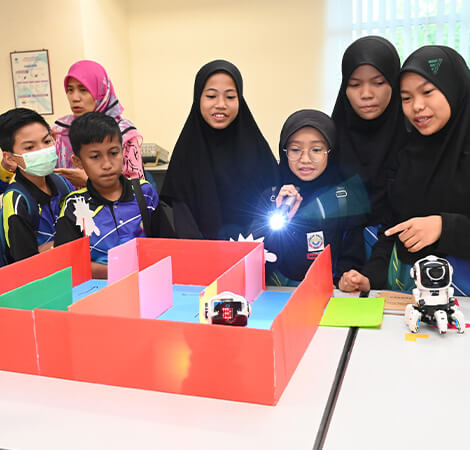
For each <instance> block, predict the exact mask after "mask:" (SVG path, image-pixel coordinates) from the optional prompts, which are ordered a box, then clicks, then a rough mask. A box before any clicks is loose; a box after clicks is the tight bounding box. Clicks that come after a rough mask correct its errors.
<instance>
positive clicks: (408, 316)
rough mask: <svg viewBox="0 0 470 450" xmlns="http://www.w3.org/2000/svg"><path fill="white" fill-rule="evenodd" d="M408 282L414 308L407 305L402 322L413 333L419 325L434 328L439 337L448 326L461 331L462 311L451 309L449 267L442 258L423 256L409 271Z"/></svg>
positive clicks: (451, 294) (462, 326) (463, 323)
mask: <svg viewBox="0 0 470 450" xmlns="http://www.w3.org/2000/svg"><path fill="white" fill-rule="evenodd" d="M410 275H411V278H413V280H414V281H415V283H416V288H415V289H413V296H414V297H415V300H416V303H417V306H415V305H411V304H409V305H407V306H406V309H405V322H406V324H407V325H408V328H409V329H410V330H411V331H412V332H413V333H416V332H417V331H418V329H419V326H420V324H421V322H426V323H429V324H435V325H436V326H437V328H438V330H439V333H440V334H444V333H446V332H447V325H448V323H451V324H452V323H453V324H455V326H456V327H457V331H458V333H463V332H464V331H465V319H464V316H463V313H462V311H460V310H459V309H458V307H457V306H455V298H454V297H453V295H454V288H452V287H450V285H451V283H452V266H451V265H450V264H449V262H448V261H447V260H445V259H443V258H438V257H437V256H433V255H430V256H427V257H426V258H423V259H420V260H419V261H416V263H415V264H414V266H413V267H412V268H411V270H410Z"/></svg>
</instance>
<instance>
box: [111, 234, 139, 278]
mask: <svg viewBox="0 0 470 450" xmlns="http://www.w3.org/2000/svg"><path fill="white" fill-rule="evenodd" d="M138 271H139V262H138V256H137V240H136V239H132V240H131V241H128V242H126V243H124V244H122V245H118V246H117V247H114V248H112V249H111V250H110V251H109V252H108V283H109V284H112V283H115V282H116V281H118V280H120V279H121V278H124V277H125V276H127V275H129V274H130V273H132V272H138Z"/></svg>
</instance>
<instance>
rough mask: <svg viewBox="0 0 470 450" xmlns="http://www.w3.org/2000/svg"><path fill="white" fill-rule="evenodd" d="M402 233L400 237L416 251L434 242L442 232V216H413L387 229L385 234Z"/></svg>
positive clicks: (410, 249) (410, 248) (411, 249)
mask: <svg viewBox="0 0 470 450" xmlns="http://www.w3.org/2000/svg"><path fill="white" fill-rule="evenodd" d="M396 233H400V234H399V235H398V238H399V239H400V241H402V242H403V245H404V246H405V247H406V248H407V249H408V251H409V252H411V253H415V252H419V251H420V250H422V249H423V248H424V247H427V246H428V245H431V244H434V243H435V242H436V241H437V240H438V239H439V238H440V237H441V233H442V217H441V216H426V217H413V218H412V219H410V220H406V221H405V222H401V223H399V224H398V225H395V226H394V227H392V228H389V229H388V230H386V231H385V236H392V235H393V234H396Z"/></svg>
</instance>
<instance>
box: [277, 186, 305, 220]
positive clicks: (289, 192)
mask: <svg viewBox="0 0 470 450" xmlns="http://www.w3.org/2000/svg"><path fill="white" fill-rule="evenodd" d="M286 197H295V203H294V204H293V205H292V208H291V209H290V211H289V214H288V215H287V217H288V219H289V220H291V219H292V217H294V216H295V214H296V212H297V210H298V209H299V206H300V204H301V203H302V200H303V198H302V196H301V195H300V194H299V192H298V191H297V189H296V188H295V186H294V185H293V184H285V185H284V186H282V188H281V190H280V191H279V194H277V197H276V208H279V206H281V205H282V202H283V201H284V199H285V198H286Z"/></svg>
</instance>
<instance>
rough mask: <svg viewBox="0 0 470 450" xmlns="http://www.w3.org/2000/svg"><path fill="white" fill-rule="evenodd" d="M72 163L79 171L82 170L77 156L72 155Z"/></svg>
mask: <svg viewBox="0 0 470 450" xmlns="http://www.w3.org/2000/svg"><path fill="white" fill-rule="evenodd" d="M72 162H73V164H74V166H75V167H78V168H79V169H83V165H82V161H81V160H80V158H79V157H78V156H77V155H72Z"/></svg>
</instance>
